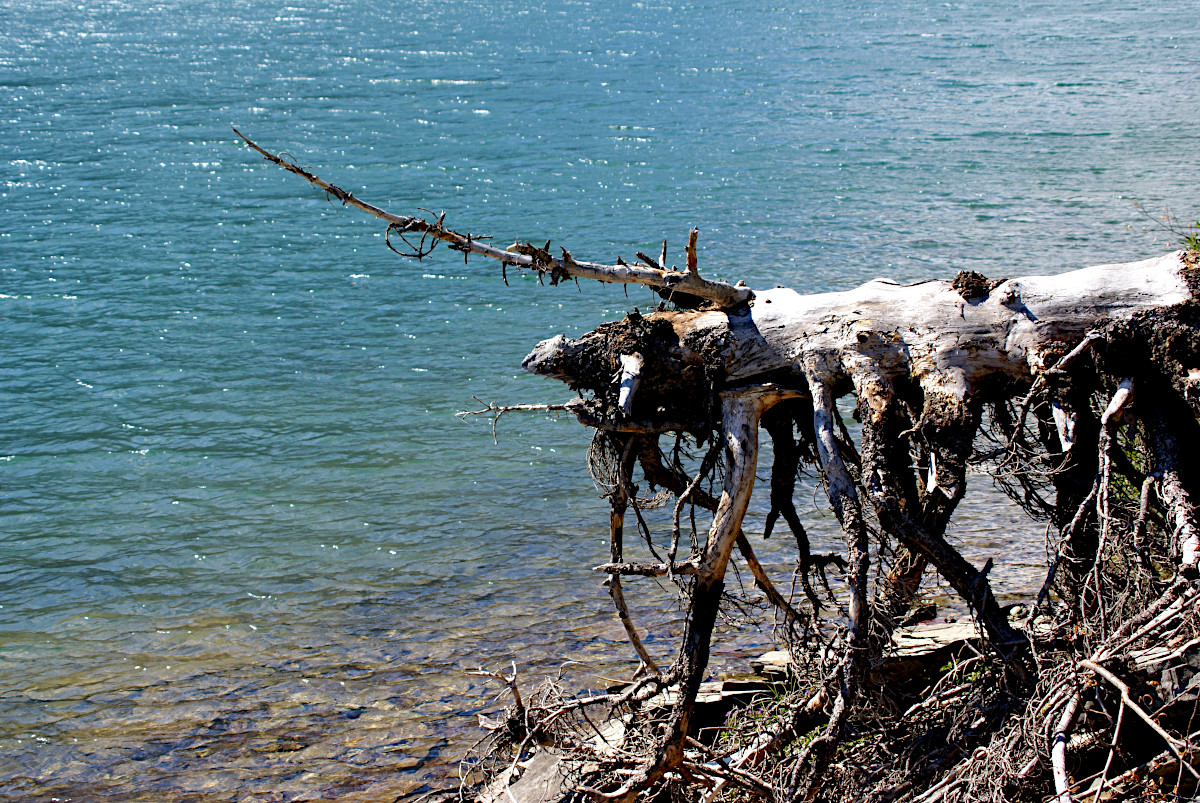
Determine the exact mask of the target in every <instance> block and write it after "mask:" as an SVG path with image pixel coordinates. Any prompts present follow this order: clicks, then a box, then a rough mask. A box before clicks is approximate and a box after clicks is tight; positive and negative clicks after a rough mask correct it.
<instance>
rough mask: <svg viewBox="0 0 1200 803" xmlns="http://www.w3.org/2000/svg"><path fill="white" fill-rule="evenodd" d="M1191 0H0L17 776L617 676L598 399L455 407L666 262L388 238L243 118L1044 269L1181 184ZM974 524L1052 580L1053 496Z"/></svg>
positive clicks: (620, 220)
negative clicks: (1035, 519) (1046, 508)
mask: <svg viewBox="0 0 1200 803" xmlns="http://www.w3.org/2000/svg"><path fill="white" fill-rule="evenodd" d="M1193 17H1194V9H1190V8H1187V7H1184V6H1182V4H1180V6H1179V7H1172V5H1171V4H1166V5H1164V4H1161V3H1159V4H1149V3H1134V4H1132V5H1130V4H1125V5H1117V4H1114V3H1108V2H1084V1H1082V0H1081V1H1078V2H1075V1H1073V2H1066V3H1037V2H1027V3H1017V4H1006V5H1005V6H1004V7H1003V8H993V7H992V6H991V5H986V4H981V3H970V2H968V3H951V4H939V5H933V6H928V5H924V4H916V3H886V4H885V3H879V2H865V1H861V2H860V1H855V2H850V3H839V4H825V3H822V4H817V5H811V6H807V7H805V6H795V5H787V4H778V3H768V2H757V0H751V2H745V0H743V2H739V3H733V2H725V0H718V1H717V2H710V3H705V4H701V5H698V6H688V7H686V8H684V7H681V6H671V5H666V4H660V3H654V2H647V3H615V4H601V3H593V2H584V1H583V0H542V2H536V1H535V2H529V3H519V2H499V3H485V2H482V1H478V2H472V1H470V0H447V1H445V2H438V3H433V2H413V3H408V4H404V5H403V6H396V5H395V4H383V3H377V2H364V3H348V2H347V3H315V2H304V1H303V0H291V2H290V3H289V4H288V5H283V4H281V3H265V2H261V1H260V0H250V1H249V2H243V3H236V4H234V3H228V2H210V3H181V2H177V1H175V0H166V2H159V3H152V4H137V3H127V2H102V3H95V4H88V5H86V6H80V5H77V4H74V3H70V4H68V3H55V2H50V3H39V4H28V3H20V2H13V1H11V0H9V1H7V2H6V1H5V0H0V19H3V20H4V25H0V98H3V100H2V102H0V135H2V136H3V141H4V146H3V148H2V149H0V165H3V177H2V178H3V184H2V186H0V405H2V406H0V409H2V410H3V411H4V413H5V415H4V420H3V425H2V426H0V798H6V799H13V800H35V799H46V800H48V799H52V798H61V799H68V798H69V799H74V800H92V799H104V798H111V799H118V800H137V799H145V800H156V801H158V800H223V799H227V800H242V799H264V800H267V799H280V800H291V799H315V798H327V799H333V798H335V799H344V800H394V799H396V798H398V797H401V796H403V795H406V794H408V793H410V792H414V791H417V790H420V789H422V788H425V787H426V786H427V785H429V784H431V783H438V782H441V781H442V780H444V779H446V778H447V777H448V776H450V775H452V774H453V761H454V760H455V759H456V758H457V757H458V756H459V755H460V754H461V753H462V751H463V750H464V749H465V747H466V746H467V745H469V744H470V742H471V741H472V740H473V739H474V738H475V737H476V736H477V735H478V733H479V731H478V729H477V727H476V720H475V713H476V712H477V711H482V710H491V709H493V708H494V707H495V706H496V705H497V704H498V703H497V698H496V695H497V692H498V689H497V688H495V684H490V683H488V682H486V681H484V680H482V679H481V678H479V677H477V676H473V675H471V674H469V673H468V670H470V669H474V668H476V667H479V666H487V667H489V668H492V669H499V668H501V667H506V666H508V664H509V662H510V661H515V662H517V664H518V666H519V668H520V671H521V673H522V677H523V678H526V679H528V682H529V683H533V682H535V681H536V680H537V679H538V678H541V677H546V676H550V675H554V674H555V673H558V672H561V673H562V674H563V676H564V683H565V684H566V685H567V686H569V687H572V688H578V689H580V690H583V689H587V688H593V687H597V686H603V685H605V684H606V683H607V681H606V680H604V678H606V677H619V676H622V675H625V674H627V673H628V672H629V671H630V668H631V667H630V664H629V660H628V659H629V649H628V647H627V646H626V645H625V643H624V637H623V634H622V631H621V628H620V625H619V624H618V623H617V621H616V619H615V617H614V616H613V615H612V613H611V611H610V604H609V602H608V599H607V596H606V595H605V594H604V592H603V590H602V589H601V588H600V583H599V578H598V577H597V576H596V575H595V574H593V573H592V572H591V571H590V567H591V566H594V565H596V564H597V563H600V562H603V561H604V560H606V558H607V546H606V545H605V539H606V521H607V518H606V509H605V506H604V503H603V501H602V500H600V499H599V498H598V494H597V492H596V490H595V489H594V488H593V487H592V485H591V482H590V480H589V479H588V476H587V473H586V470H585V453H586V449H587V442H588V432H587V431H586V430H585V429H584V428H582V427H580V426H579V425H578V424H577V423H575V422H574V421H573V420H568V419H556V418H553V417H542V416H528V417H523V418H522V417H518V416H515V415H514V416H506V417H505V418H504V419H503V420H502V421H501V422H500V426H499V436H500V437H499V444H498V445H497V444H493V443H492V439H491V433H490V429H489V425H488V422H487V421H485V420H482V419H470V420H467V421H460V420H458V419H456V418H455V417H454V413H455V412H457V411H459V410H463V409H470V408H473V407H476V406H477V404H476V402H474V401H473V400H472V396H473V395H474V396H478V397H479V398H481V399H484V400H489V401H490V400H497V401H500V402H531V401H555V402H556V401H563V400H565V399H566V398H568V397H569V393H568V391H566V389H565V388H563V387H562V386H560V385H557V384H555V383H552V382H548V381H545V380H541V379H538V378H535V377H531V376H526V375H524V374H522V373H521V372H520V369H519V366H520V363H521V359H522V357H523V356H524V355H525V354H526V353H527V352H528V350H529V349H530V348H531V347H532V346H533V345H534V344H535V343H537V342H538V341H539V340H541V339H543V338H546V337H550V336H553V335H555V334H558V333H562V332H565V333H567V334H568V335H576V334H579V333H580V332H583V331H587V330H589V329H591V328H593V327H594V326H595V325H596V324H598V323H600V322H601V321H603V320H608V319H612V318H616V317H620V316H621V315H624V314H625V312H627V311H628V310H629V309H631V308H632V307H633V306H640V307H641V308H642V309H643V310H645V309H647V308H650V307H651V306H653V304H654V302H655V300H656V299H655V298H654V297H653V296H651V295H650V294H649V293H648V292H646V291H642V290H630V291H629V292H628V296H626V294H625V292H624V291H623V290H622V289H620V288H612V287H600V286H598V285H596V284H585V285H583V286H581V287H580V288H579V289H578V290H576V288H575V286H574V285H570V286H565V287H557V288H551V287H541V286H539V285H538V283H537V281H536V280H534V279H531V278H529V277H518V276H516V275H510V277H509V278H510V283H511V285H512V286H511V287H505V285H504V283H503V281H502V280H501V278H500V276H499V272H498V270H496V269H495V268H494V267H493V266H491V265H488V264H485V263H483V262H482V261H476V260H472V262H471V264H470V265H466V266H464V265H463V262H462V259H461V257H460V255H457V254H453V253H449V252H446V251H444V250H439V251H438V252H437V253H435V255H434V256H433V257H432V258H430V259H427V260H425V261H424V262H422V263H416V262H412V261H406V260H402V259H400V258H398V257H396V256H395V255H393V254H391V253H390V252H389V251H388V250H387V249H386V247H385V246H384V244H383V238H382V227H381V226H377V225H375V223H374V221H372V220H370V219H368V218H365V217H364V216H362V215H359V214H357V213H354V212H351V211H348V210H342V209H340V208H338V207H336V206H335V205H331V204H329V203H327V200H326V199H325V198H324V197H323V196H322V195H321V194H320V193H318V192H314V191H311V189H310V188H308V187H307V186H305V185H304V184H303V182H301V181H300V179H298V178H296V177H294V176H290V175H287V174H286V173H284V172H283V171H281V170H279V169H278V168H275V167H272V166H270V165H267V164H265V163H264V162H262V160H261V159H259V158H257V157H256V156H255V155H254V154H252V153H251V152H249V151H248V150H247V149H245V148H244V147H242V146H241V145H240V144H239V143H238V142H237V141H236V139H235V137H234V136H233V135H232V133H231V132H230V130H229V125H230V124H236V125H237V126H238V127H239V128H241V129H242V130H243V131H244V132H245V133H247V134H248V135H249V136H251V137H252V138H255V139H257V140H258V141H260V142H261V143H262V144H263V145H265V146H267V147H272V148H277V149H281V150H286V151H288V152H289V153H290V155H291V156H292V157H293V158H294V159H295V160H296V161H298V162H299V163H301V164H303V165H305V166H307V167H309V168H310V169H313V170H315V171H316V172H318V173H319V174H320V175H322V176H323V177H325V178H327V179H329V180H331V181H334V182H335V183H338V184H340V185H341V186H344V187H347V188H349V189H353V190H354V191H355V192H356V193H358V194H360V195H361V196H362V197H364V198H366V199H368V200H371V201H373V202H376V203H379V204H381V205H383V206H385V207H387V208H389V209H392V210H394V211H397V212H411V211H412V210H413V209H415V208H416V207H418V206H421V207H426V208H429V209H434V210H440V209H445V210H447V212H448V217H447V222H448V223H449V224H452V225H455V226H457V227H459V228H461V229H464V230H470V231H472V232H473V233H475V234H477V235H478V234H480V233H484V234H494V235H496V237H497V238H499V239H501V240H503V239H506V238H509V237H520V238H522V239H525V238H530V239H533V240H535V241H541V240H545V239H547V238H549V239H551V240H552V241H553V242H554V244H555V245H558V244H560V243H561V244H562V245H564V246H566V247H567V248H569V249H570V250H571V251H572V253H573V254H575V255H576V256H577V257H580V258H591V259H597V260H602V261H603V260H612V259H615V257H616V255H617V254H618V253H619V254H621V255H623V256H624V257H626V258H631V257H632V255H633V254H634V252H636V251H637V250H647V251H649V250H651V249H654V250H657V247H658V244H659V243H661V238H662V237H664V236H665V237H668V238H669V239H670V241H671V245H672V249H673V253H675V254H676V256H675V259H676V260H682V245H683V242H684V237H685V235H686V232H687V231H688V230H689V229H690V228H691V227H692V226H693V225H695V226H699V227H700V229H701V236H700V267H701V270H702V271H704V272H705V273H706V274H709V275H715V276H720V277H723V278H729V279H733V280H736V279H744V280H746V281H747V283H749V284H750V285H751V286H752V287H769V286H773V285H775V284H785V285H788V286H791V287H794V288H796V289H797V290H800V291H802V292H815V291H822V290H833V289H843V288H848V287H852V286H854V285H856V284H859V283H861V282H862V281H865V280H867V279H870V278H873V277H875V276H881V275H882V276H889V277H891V278H893V279H895V280H897V281H915V280H920V279H926V278H949V277H950V276H952V275H953V272H954V271H955V270H958V269H963V268H965V269H972V270H977V271H980V272H981V273H984V274H986V275H988V276H991V277H1001V276H1012V275H1021V274H1030V273H1052V272H1059V271H1063V270H1068V269H1071V268H1075V267H1081V266H1083V265H1086V264H1092V263H1097V262H1112V261H1121V260H1127V259H1137V258H1142V257H1146V256H1152V255H1154V254H1155V253H1158V252H1160V251H1161V250H1162V248H1163V247H1164V245H1165V244H1164V243H1162V242H1154V239H1153V237H1152V236H1150V235H1146V234H1142V233H1140V232H1138V231H1136V229H1137V228H1139V227H1140V226H1141V219H1140V218H1139V217H1138V214H1137V213H1136V211H1135V210H1134V209H1133V207H1132V205H1131V202H1132V201H1133V200H1140V201H1143V202H1144V203H1145V204H1146V206H1147V207H1148V208H1149V209H1151V210H1152V211H1155V212H1157V211H1158V210H1160V209H1162V208H1164V207H1171V208H1174V209H1175V210H1176V211H1178V212H1179V213H1180V214H1181V215H1191V216H1193V217H1194V216H1195V214H1196V212H1197V207H1196V203H1195V191H1194V187H1195V183H1194V178H1195V175H1194V171H1195V165H1196V164H1197V163H1200V135H1198V134H1197V133H1196V132H1197V130H1198V129H1197V125H1196V123H1197V121H1196V113H1195V111H1194V110H1195V109H1197V108H1200V103H1198V101H1200V88H1198V85H1197V83H1196V81H1195V77H1196V76H1197V75H1200V55H1198V54H1197V51H1196V48H1195V47H1194V37H1190V36H1185V35H1184V33H1185V30H1184V29H1185V28H1186V27H1187V26H1188V25H1191V24H1192V18H1193ZM1129 224H1132V225H1133V226H1134V229H1135V230H1134V231H1127V230H1126V227H1127V225H1129ZM972 482H973V488H974V489H986V487H987V486H988V481H987V479H986V478H980V477H975V478H972ZM811 498H812V494H811V493H809V494H808V495H807V496H804V495H803V494H801V495H798V501H799V502H800V507H801V509H802V513H807V518H808V520H809V522H810V523H811V524H812V530H813V533H814V537H815V538H816V539H817V541H818V546H820V545H821V544H826V545H828V547H829V548H832V546H833V545H834V544H835V543H836V531H835V528H834V526H833V523H832V521H831V520H830V519H829V518H828V517H827V516H824V515H822V514H821V513H820V512H819V511H818V510H817V509H816V508H815V507H814V506H813V505H812V504H809V500H810V499H811ZM764 515H765V509H764V505H763V500H762V499H756V501H755V504H754V509H753V510H752V513H751V516H750V520H749V523H748V527H747V529H748V532H750V533H751V534H752V535H753V534H756V533H760V532H761V528H762V520H763V516H764ZM955 537H956V538H957V539H959V540H960V542H962V543H963V544H964V545H965V546H964V548H965V549H966V551H967V553H968V555H969V557H971V558H972V559H974V560H978V561H982V560H984V559H986V558H987V557H993V558H994V559H995V561H996V564H997V566H996V569H995V570H994V571H993V574H992V577H993V578H995V579H997V580H998V582H999V583H1000V585H1001V588H1002V590H1003V591H1004V592H1005V593H1007V594H1010V595H1012V596H1013V597H1019V596H1020V594H1021V593H1022V591H1023V589H1025V588H1027V587H1028V586H1029V585H1030V584H1033V583H1036V582H1038V581H1039V579H1040V578H1039V569H1038V566H1039V565H1040V564H1041V563H1042V562H1043V535H1042V528H1041V525H1039V524H1036V523H1031V522H1028V521H1027V520H1025V519H1024V517H1023V516H1022V515H1021V514H1020V513H1019V511H1016V510H1015V509H1014V508H1012V507H1011V506H1010V505H1008V503H1007V502H1006V501H1005V500H1004V499H1003V497H1001V496H999V495H998V494H995V493H990V494H980V495H978V496H977V495H975V492H974V490H973V491H972V493H970V494H969V495H968V502H967V503H966V504H965V506H964V509H963V510H962V511H961V513H960V515H959V517H958V521H957V523H956V526H955ZM786 547H787V543H786V540H785V539H782V538H778V537H776V538H773V539H772V540H771V541H770V542H767V544H765V545H764V546H763V548H762V554H763V557H764V560H765V561H766V562H767V563H768V565H769V567H770V568H771V570H772V572H773V573H774V574H775V576H777V577H780V578H786V577H787V576H788V574H789V572H790V568H789V566H788V564H787V558H788V554H787V549H786ZM653 588H654V587H653V586H651V585H649V584H646V587H645V588H644V589H643V586H642V585H640V584H635V585H634V591H635V592H641V591H645V592H646V593H645V595H641V594H638V595H634V594H632V593H631V597H633V598H634V599H636V600H638V602H639V606H640V607H639V608H638V610H637V613H636V615H637V618H638V621H639V623H640V624H642V625H643V626H644V627H646V628H647V629H648V630H649V631H650V633H651V636H650V638H649V641H648V644H649V646H650V648H651V649H652V650H654V651H655V652H656V654H661V655H664V656H668V655H670V653H671V652H672V650H673V643H672V641H671V636H672V634H673V633H674V631H675V628H676V625H677V618H678V611H677V610H676V609H675V608H674V607H673V606H671V605H669V604H667V603H668V597H667V596H666V595H665V594H663V593H661V592H654V591H652V589H653ZM771 642H772V638H771V633H770V632H769V631H766V630H764V631H762V632H750V633H741V634H740V635H738V636H736V637H734V636H727V637H725V638H722V639H721V641H720V643H719V644H718V645H717V647H716V656H717V658H718V660H719V661H720V662H721V664H722V665H725V666H737V665H739V662H740V661H741V660H743V656H744V655H745V654H747V653H750V652H753V651H754V650H756V649H759V648H761V647H764V646H768V645H770V644H771ZM566 662H574V663H566ZM564 664H565V665H564ZM500 702H501V703H502V702H503V701H500Z"/></svg>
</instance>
